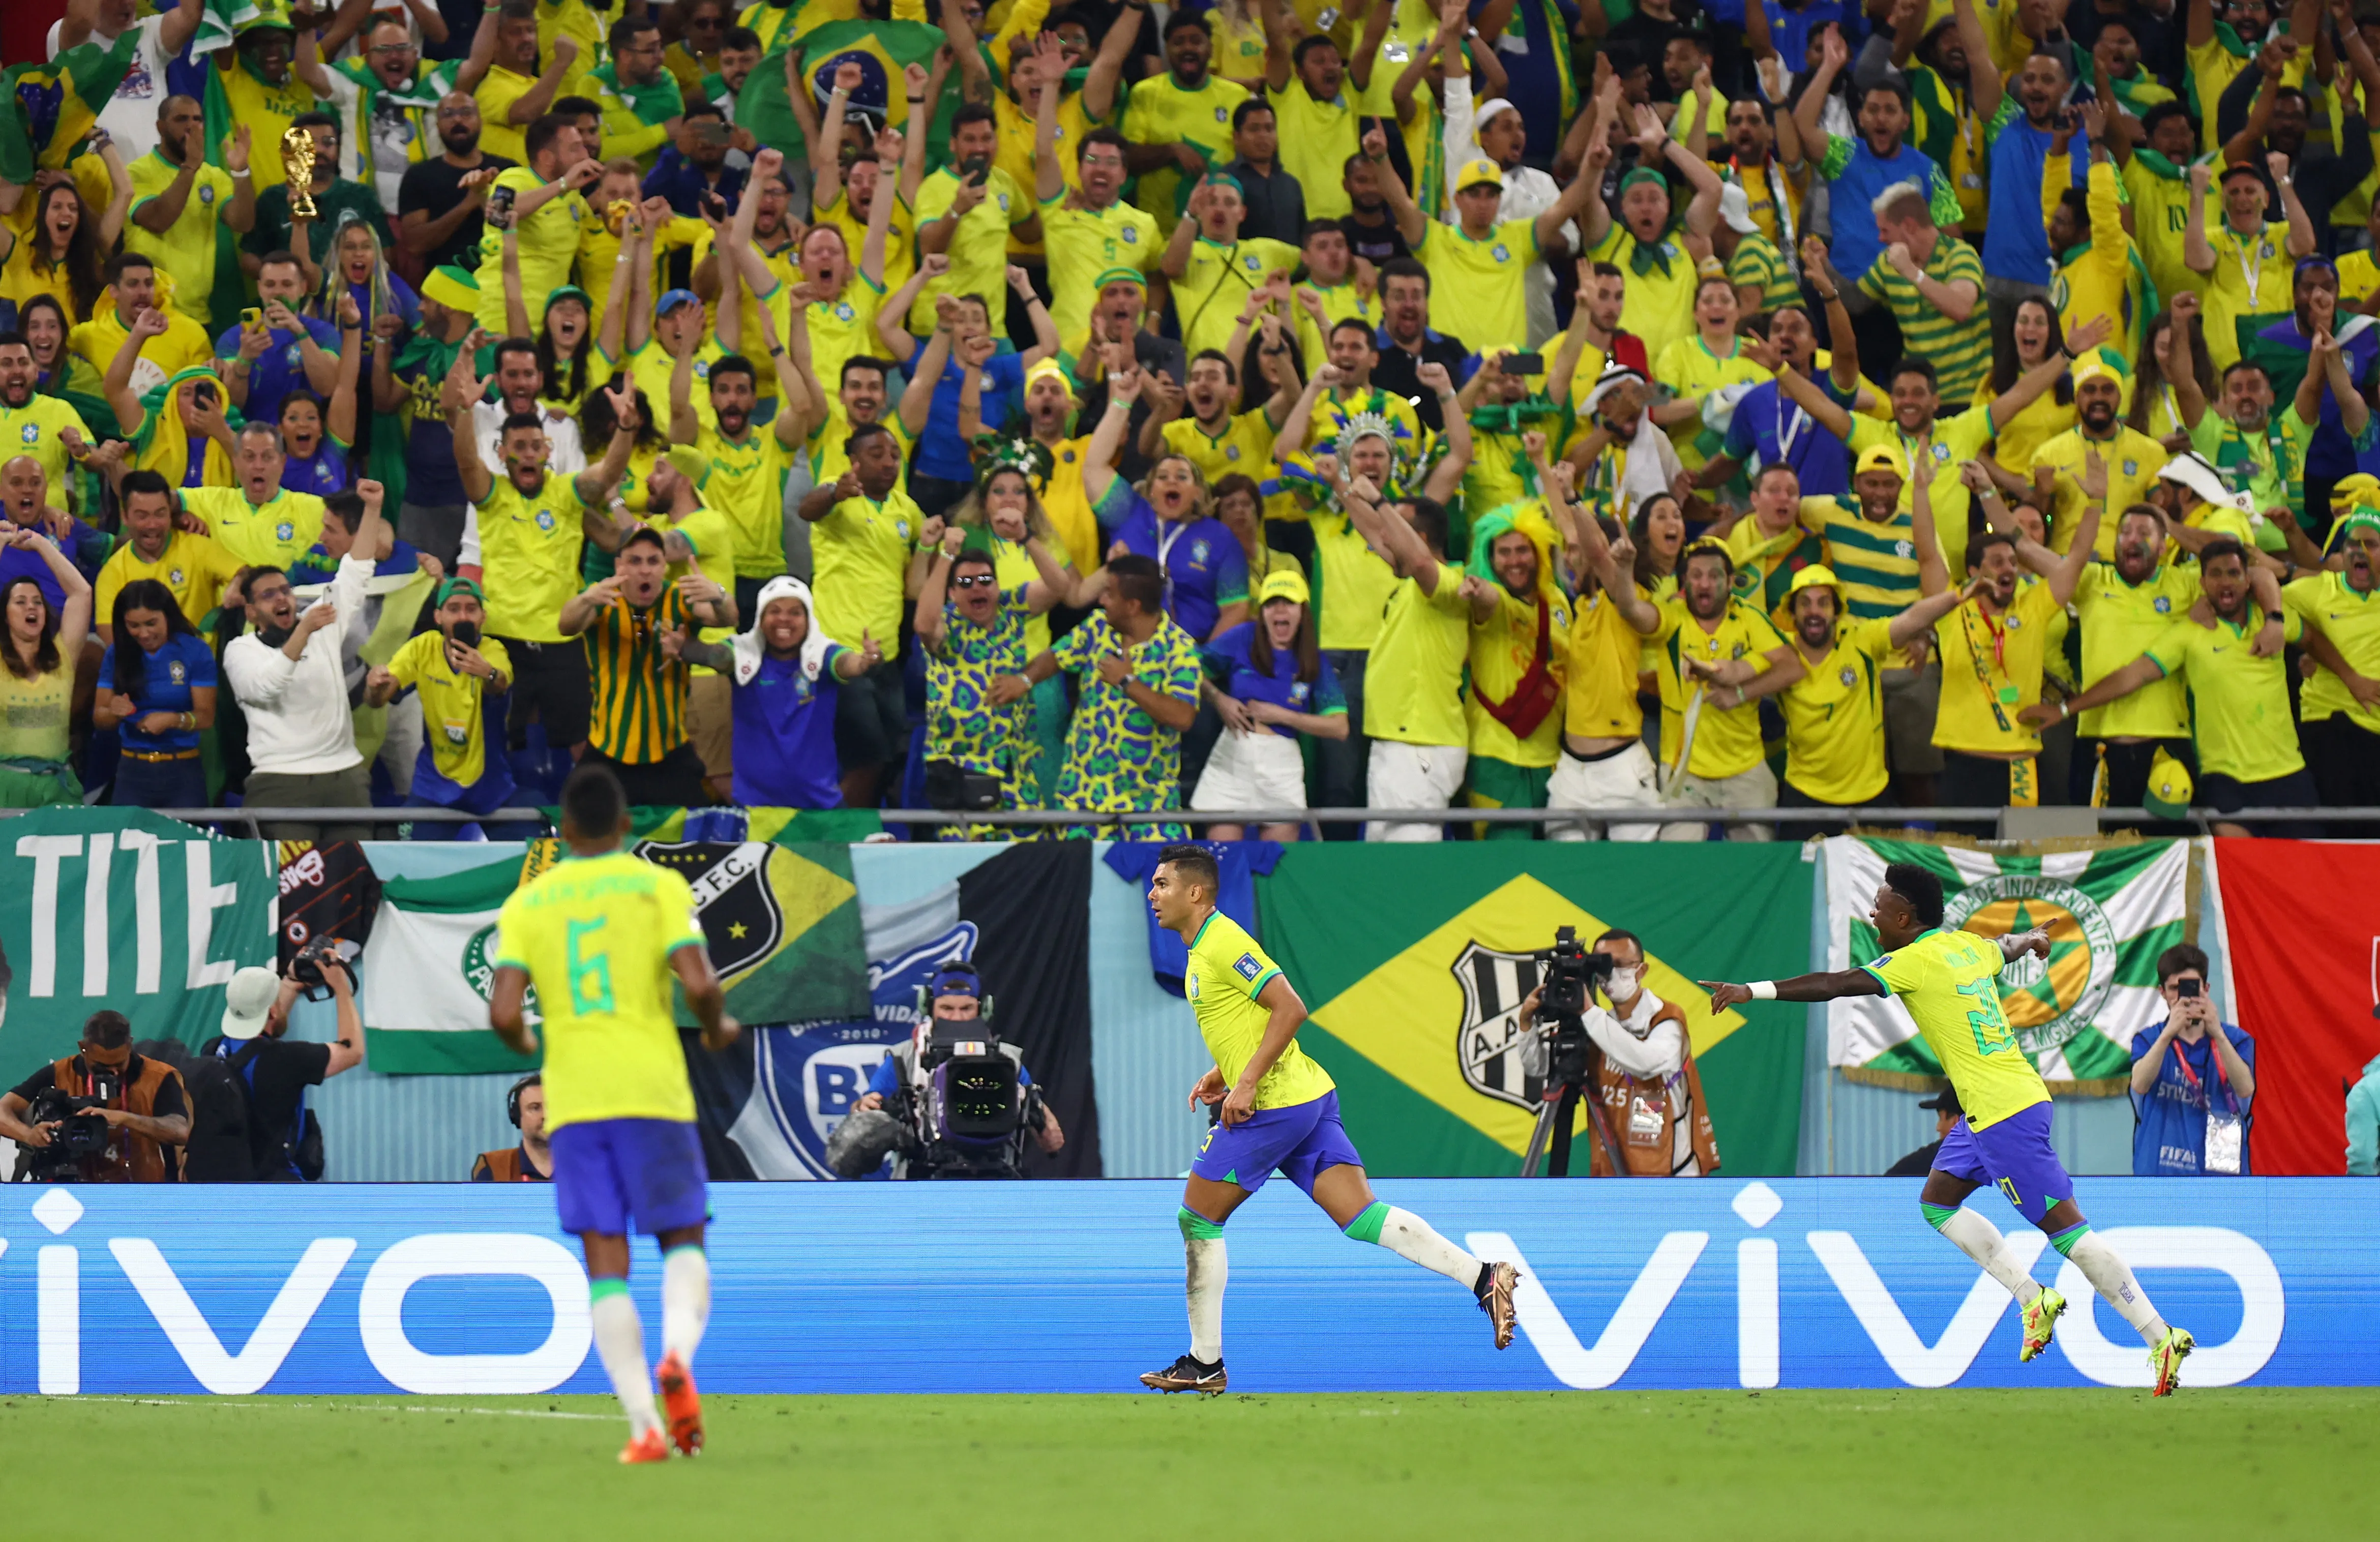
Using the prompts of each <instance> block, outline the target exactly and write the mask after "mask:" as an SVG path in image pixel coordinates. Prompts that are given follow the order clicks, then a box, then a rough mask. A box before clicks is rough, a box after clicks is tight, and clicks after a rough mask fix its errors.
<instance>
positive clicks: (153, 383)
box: [67, 251, 215, 397]
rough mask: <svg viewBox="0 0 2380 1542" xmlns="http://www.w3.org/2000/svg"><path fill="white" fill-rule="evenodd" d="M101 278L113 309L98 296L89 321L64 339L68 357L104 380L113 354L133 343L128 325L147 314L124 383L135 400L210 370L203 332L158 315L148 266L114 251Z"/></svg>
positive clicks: (153, 274)
mask: <svg viewBox="0 0 2380 1542" xmlns="http://www.w3.org/2000/svg"><path fill="white" fill-rule="evenodd" d="M106 273H107V284H108V291H109V292H112V293H113V294H114V295H115V305H114V306H113V307H111V306H109V305H108V304H107V303H106V297H105V294H104V293H103V295H102V297H101V303H100V306H99V309H98V310H95V311H94V312H93V313H92V315H91V320H89V321H87V322H79V323H78V324H77V325H76V326H75V328H74V330H73V331H71V332H69V333H67V352H68V353H71V354H73V355H74V356H75V357H76V358H79V359H81V360H82V361H83V362H84V363H86V364H88V365H90V366H91V370H93V371H94V372H95V373H97V374H100V375H102V376H104V375H106V374H107V373H108V369H109V366H110V365H112V364H113V363H114V362H115V356H116V352H117V350H119V349H121V348H122V347H123V346H125V345H126V344H127V343H128V342H129V341H131V340H132V339H133V337H134V335H135V332H134V324H135V323H136V322H140V320H141V319H142V318H143V317H145V316H148V315H151V314H153V315H154V316H155V317H156V324H154V325H144V326H142V327H141V328H140V332H139V334H138V335H139V339H140V349H139V352H138V354H137V355H136V356H135V361H134V363H133V364H132V367H131V369H132V372H131V375H130V377H129V379H128V381H127V382H126V383H127V384H128V385H129V386H130V387H131V390H132V394H133V395H135V396H136V397H137V396H142V395H147V394H148V393H149V392H151V391H152V390H154V389H155V388H156V387H158V386H160V385H163V384H164V383H165V382H166V381H167V380H168V379H169V378H171V377H172V376H175V375H178V374H180V373H181V372H182V371H183V370H207V369H211V368H212V366H213V364H214V352H215V350H214V345H213V344H212V342H211V341H209V340H208V337H207V333H206V329H205V328H204V327H202V326H200V325H199V323H198V322H194V321H192V320H190V319H189V318H188V316H184V315H181V314H179V313H177V312H174V311H168V310H159V309H158V299H157V269H156V265H155V264H154V263H152V261H150V260H149V259H148V258H146V257H144V256H142V255H141V254H140V253H139V252H137V251H120V252H118V253H116V254H115V256H114V257H112V258H110V259H108V262H107V268H106Z"/></svg>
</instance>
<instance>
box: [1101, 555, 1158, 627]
mask: <svg viewBox="0 0 2380 1542" xmlns="http://www.w3.org/2000/svg"><path fill="white" fill-rule="evenodd" d="M1108 582H1109V583H1111V584H1112V585H1114V586H1115V591H1116V594H1117V596H1118V598H1120V599H1124V600H1129V601H1132V602H1133V603H1134V604H1135V605H1138V606H1139V607H1140V608H1141V609H1142V610H1144V611H1147V612H1150V613H1156V612H1158V611H1161V610H1163V609H1164V608H1165V571H1164V569H1162V568H1160V567H1159V566H1158V565H1157V559H1156V558H1154V557H1144V556H1142V555H1141V554H1140V553H1138V552H1133V553H1131V554H1130V555H1128V556H1122V557H1111V558H1110V559H1109V560H1108Z"/></svg>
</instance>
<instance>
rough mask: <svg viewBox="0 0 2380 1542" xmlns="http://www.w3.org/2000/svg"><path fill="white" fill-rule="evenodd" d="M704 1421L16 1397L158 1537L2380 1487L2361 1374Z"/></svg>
mask: <svg viewBox="0 0 2380 1542" xmlns="http://www.w3.org/2000/svg"><path fill="white" fill-rule="evenodd" d="M705 1412H706V1415H707V1416H708V1420H709V1424H710V1450H709V1451H706V1452H705V1454H704V1455H703V1456H702V1457H701V1458H700V1459H699V1460H698V1461H691V1462H688V1461H680V1460H673V1461H671V1462H670V1463H667V1464H666V1465H664V1466H654V1467H640V1468H621V1467H618V1466H616V1465H615V1464H614V1463H613V1454H614V1453H615V1452H616V1451H617V1450H618V1448H619V1446H620V1444H621V1442H622V1439H623V1426H622V1423H621V1421H620V1420H619V1418H618V1416H617V1415H616V1410H615V1407H614V1405H613V1403H612V1401H611V1400H610V1399H609V1398H593V1397H537V1398H459V1397H419V1398H319V1399H318V1398H261V1397H259V1398H232V1399H225V1400H223V1401H221V1402H210V1401H207V1400H203V1399H189V1400H159V1401H155V1402H136V1401H131V1400H119V1399H99V1398H81V1399H74V1398H61V1399H48V1398H40V1397H21V1396H20V1397H17V1398H13V1399H9V1400H6V1401H5V1402H0V1451H6V1454H7V1466H8V1469H9V1470H10V1471H11V1472H13V1473H14V1474H15V1475H16V1477H17V1481H15V1482H13V1483H11V1484H10V1485H9V1488H10V1493H9V1496H8V1509H9V1512H10V1520H9V1528H8V1529H9V1531H10V1533H11V1534H12V1535H14V1536H92V1535H101V1534H102V1533H103V1532H111V1531H114V1530H115V1529H118V1527H119V1524H120V1523H121V1522H122V1519H123V1517H125V1516H127V1515H128V1514H136V1513H137V1514H142V1515H145V1516H147V1517H148V1519H147V1520H146V1521H143V1522H140V1523H139V1524H138V1529H140V1530H141V1531H143V1532H152V1533H154V1534H155V1535H157V1536H160V1537H162V1538H165V1539H167V1542H181V1539H183V1538H190V1539H194V1542H212V1538H217V1537H224V1538H233V1537H237V1538H243V1539H247V1538H254V1537H260V1536H303V1537H317V1538H328V1539H331V1542H361V1539H365V1538H377V1537H404V1538H407V1539H408V1542H413V1539H420V1538H438V1539H441V1542H445V1539H450V1538H478V1537H490V1538H504V1539H507V1542H518V1539H520V1538H524V1537H553V1538H562V1539H565V1542H579V1539H591V1538H600V1537H613V1536H657V1537H686V1538H700V1537H720V1538H728V1537H739V1538H740V1537H764V1536H765V1537H771V1538H775V1537H794V1536H798V1537H802V1538H819V1539H829V1538H851V1539H855V1542H856V1539H861V1538H878V1537H881V1538H910V1537H918V1538H935V1539H941V1538H948V1539H950V1542H960V1539H962V1538H964V1539H968V1542H973V1539H975V1538H983V1537H1030V1538H1034V1539H1035V1542H1073V1539H1075V1538H1108V1537H1142V1536H1147V1537H1158V1536H1191V1535H1204V1536H1227V1537H1228V1536H1233V1534H1235V1533H1236V1534H1239V1535H1245V1536H1281V1537H1296V1538H1339V1537H1348V1538H1360V1539H1362V1542H1381V1539H1386V1538H1401V1537H1425V1538H1428V1539H1430V1542H1446V1539H1448V1538H1453V1537H1463V1536H1477V1537H1480V1538H1483V1539H1486V1538H1500V1537H1506V1536H1511V1537H1527V1538H1536V1537H1545V1538H1553V1537H1558V1536H1594V1535H1602V1536H1624V1537H1628V1538H1632V1539H1643V1542H1683V1539H1686V1538H1699V1537H1729V1538H1737V1537H1802V1536H1808V1537H1824V1538H1828V1542H1841V1539H1844V1538H1856V1537H1892V1538H1907V1537H1928V1538H1934V1537H1966V1536H1990V1537H1992V1538H1994V1539H1996V1542H1998V1539H2004V1538H2007V1537H2010V1536H2076V1537H2089V1538H2093V1539H2094V1542H2106V1539H2107V1538H2113V1537H2133V1536H2138V1537H2145V1538H2155V1539H2157V1542H2169V1539H2170V1538H2171V1537H2173V1536H2177V1535H2188V1534H2192V1533H2194V1532H2196V1531H2198V1530H2200V1529H2201V1528H2203V1527H2214V1528H2217V1529H2218V1530H2219V1531H2220V1532H2221V1533H2224V1534H2229V1535H2242V1534H2244V1535H2251V1536H2288V1537H2290V1538H2292V1539H2293V1542H2301V1539H2304V1538H2310V1537H2325V1536H2359V1537H2368V1536H2370V1535H2371V1530H2372V1513H2373V1512H2372V1507H2371V1501H2370V1492H2371V1485H2372V1481H2373V1477H2374V1474H2375V1473H2380V1390H2364V1389H2358V1390H2345V1389H2337V1390H2334V1389H2314V1390H2292V1389H2279V1390H2220V1391H2214V1390H2202V1391H2192V1390H2189V1389H2187V1388H2185V1389H2184V1390H2182V1392H2181V1393H2180V1395H2179V1396H2178V1397H2175V1398H2174V1399H2172V1400H2170V1401H2168V1402H2152V1401H2151V1400H2150V1399H2149V1397H2148V1396H2147V1395H2146V1394H2145V1393H2134V1392H2124V1391H2099V1390H2091V1391H2043V1392H2025V1391H1973V1392H1959V1391H1900V1392H1884V1391H1859V1392H1838V1391H1773V1392H1767V1393H1757V1394H1754V1393H1744V1392H1649V1393H1648V1392H1599V1393H1578V1392H1564V1393H1555V1394H1546V1393H1497V1394H1463V1393H1439V1394H1426V1395H1425V1394H1360V1395H1344V1396H1309V1395H1272V1394H1263V1393H1257V1394H1252V1395H1245V1396H1243V1395H1236V1394H1234V1395H1229V1396H1226V1397H1223V1398H1220V1399H1214V1400H1203V1399H1202V1400H1196V1401H1194V1400H1191V1399H1189V1398H1186V1397H1178V1396H1177V1397H1171V1398H1160V1397H1158V1396H1156V1395H1155V1394H1148V1395H1143V1396H1121V1395H1120V1396H1115V1397H1050V1396H982V1397H902V1396H882V1397H759V1396H744V1397H738V1396H722V1397H713V1398H711V1399H710V1400H708V1401H707V1403H706V1409H705ZM117 1483H123V1484H126V1485H128V1487H125V1488H123V1489H122V1490H120V1491H119V1490H117V1489H116V1488H115V1487H114V1486H115V1484H117ZM127 1503H129V1505H130V1506H131V1509H130V1510H127V1509H125V1508H124V1506H125V1505H126V1504H127ZM109 1517H114V1518H115V1519H114V1520H110V1519H108V1518H109ZM2225 1517H2228V1519H2225ZM95 1525H96V1526H100V1527H101V1528H102V1530H101V1532H94V1531H93V1530H92V1529H91V1528H92V1527H93V1526H95ZM2212 1534H2213V1533H2210V1535H2212Z"/></svg>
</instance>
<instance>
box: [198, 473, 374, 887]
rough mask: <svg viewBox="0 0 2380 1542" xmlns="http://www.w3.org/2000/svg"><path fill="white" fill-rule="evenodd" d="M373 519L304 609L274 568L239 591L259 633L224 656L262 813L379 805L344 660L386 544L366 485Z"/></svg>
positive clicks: (313, 836)
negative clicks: (360, 747) (361, 749)
mask: <svg viewBox="0 0 2380 1542" xmlns="http://www.w3.org/2000/svg"><path fill="white" fill-rule="evenodd" d="M356 491H357V492H358V494H360V495H361V496H362V498H363V501H364V515H363V521H362V523H360V524H359V525H358V526H357V527H356V539H355V543H354V545H353V546H352V547H351V548H350V549H349V552H348V554H347V555H346V556H345V557H342V558H341V559H340V560H339V570H338V575H337V577H334V578H333V579H332V580H331V587H330V589H329V590H328V591H327V592H326V593H324V594H323V595H322V598H320V599H318V600H316V601H314V602H313V603H312V604H310V605H309V606H307V607H306V609H305V610H304V612H303V613H300V612H299V611H298V609H297V596H296V594H295V593H294V592H293V591H292V590H291V589H290V585H289V576H288V575H287V574H285V573H284V572H282V571H281V569H279V568H277V567H273V566H269V565H268V566H258V567H251V568H249V569H247V570H245V571H244V572H243V573H241V575H240V577H239V578H238V580H237V589H238V590H239V592H240V594H241V595H242V596H243V597H244V599H245V601H246V604H247V607H248V618H249V625H250V626H252V627H253V628H254V630H253V631H251V632H249V633H247V634H245V635H244V636H241V637H235V638H233V639H232V642H231V645H230V646H229V647H228V648H226V649H225V650H224V661H223V670H224V676H225V679H226V680H227V681H228V682H229V683H230V686H231V689H232V694H233V695H234V696H235V697H237V698H238V699H239V705H240V709H241V710H242V711H243V712H245V713H246V714H247V717H248V758H249V764H250V766H251V767H252V768H253V769H252V770H250V771H249V777H248V791H247V794H246V802H247V805H248V807H252V808H361V807H368V806H369V805H370V803H371V776H370V768H369V767H368V766H367V765H366V763H365V761H364V758H363V757H362V756H361V755H359V754H358V753H357V751H356V732H355V722H354V719H353V717H352V716H351V715H350V708H349V706H348V702H347V681H346V666H345V663H344V661H343V659H342V656H341V650H342V645H343V643H344V640H345V635H346V632H347V631H348V630H349V629H350V628H351V627H355V626H358V625H360V624H361V623H362V621H363V617H364V597H365V585H366V584H367V583H369V582H370V579H371V576H372V567H373V560H372V557H371V555H370V553H371V552H375V551H377V550H378V549H379V545H380V531H381V506H380V505H381V494H382V488H381V484H380V483H378V482H375V481H362V482H358V483H357V484H356ZM262 833H263V834H264V836H265V838H266V839H267V840H274V841H346V840H354V841H360V840H365V839H368V838H369V837H370V834H371V826H370V825H369V824H366V823H362V822H348V821H338V822H334V823H329V824H297V823H285V822H281V821H278V820H274V821H268V822H267V823H265V824H264V825H263V827H262Z"/></svg>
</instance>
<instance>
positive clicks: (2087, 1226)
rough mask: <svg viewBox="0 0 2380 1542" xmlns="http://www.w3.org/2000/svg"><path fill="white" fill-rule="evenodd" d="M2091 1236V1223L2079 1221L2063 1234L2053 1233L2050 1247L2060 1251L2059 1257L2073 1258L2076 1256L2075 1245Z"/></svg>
mask: <svg viewBox="0 0 2380 1542" xmlns="http://www.w3.org/2000/svg"><path fill="white" fill-rule="evenodd" d="M2090 1234H2091V1223H2090V1222H2089V1221H2087V1220H2078V1221H2076V1222H2075V1223H2074V1224H2073V1225H2071V1226H2069V1227H2068V1228H2067V1229H2066V1230H2065V1231H2063V1232H2053V1233H2051V1235H2050V1238H2049V1245H2050V1246H2052V1247H2054V1248H2056V1249H2058V1257H2061V1258H2067V1257H2073V1254H2074V1245H2075V1244H2076V1243H2078V1242H2081V1241H2082V1240H2083V1238H2084V1237H2087V1236H2089V1235H2090Z"/></svg>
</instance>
